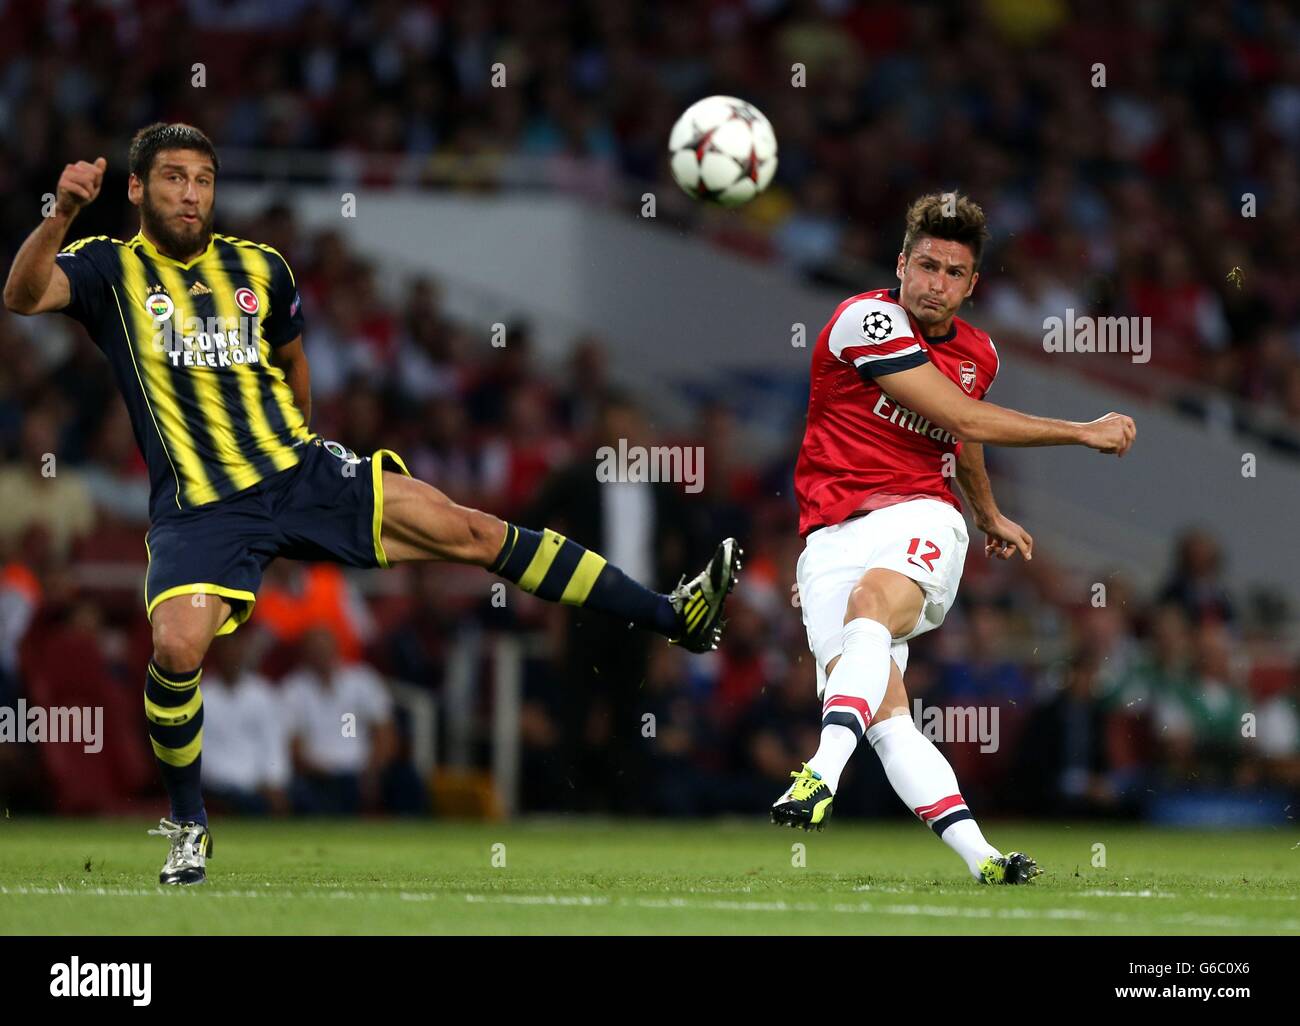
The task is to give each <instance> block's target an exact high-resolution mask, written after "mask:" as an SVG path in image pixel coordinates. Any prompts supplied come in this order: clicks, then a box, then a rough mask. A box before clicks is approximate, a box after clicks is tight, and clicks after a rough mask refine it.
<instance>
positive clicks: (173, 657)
mask: <svg viewBox="0 0 1300 1026" xmlns="http://www.w3.org/2000/svg"><path fill="white" fill-rule="evenodd" d="M207 650H208V639H206V638H205V637H203V636H202V633H201V632H199V631H194V630H186V629H185V628H184V627H182V626H181V625H179V624H176V623H173V622H170V621H169V620H163V621H162V622H155V623H154V625H153V658H154V662H156V663H157V664H158V665H159V666H160V667H162V668H163V669H164V670H169V671H173V672H176V673H180V672H183V671H185V670H193V669H196V668H197V667H198V666H199V665H200V664H201V663H202V662H203V657H204V656H205V655H206V654H207Z"/></svg>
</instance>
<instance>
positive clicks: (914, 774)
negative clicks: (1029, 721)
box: [836, 666, 1001, 879]
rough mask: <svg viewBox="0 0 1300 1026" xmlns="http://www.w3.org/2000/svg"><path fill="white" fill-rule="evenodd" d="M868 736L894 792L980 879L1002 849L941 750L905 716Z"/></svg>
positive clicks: (883, 723) (879, 725) (894, 718)
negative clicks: (985, 830)
mask: <svg viewBox="0 0 1300 1026" xmlns="http://www.w3.org/2000/svg"><path fill="white" fill-rule="evenodd" d="M836 669H839V667H838V666H837V667H836ZM867 741H869V742H870V744H871V747H872V748H874V749H875V750H876V754H877V755H878V756H880V763H881V765H882V766H884V767H885V776H887V777H888V778H889V783H890V785H891V786H892V787H893V788H894V791H895V793H897V795H898V797H899V798H901V799H902V800H903V803H904V804H905V805H906V806H907V807H908V808H909V809H911V810H912V812H914V813H915V814H916V815H917V816H919V817H920V819H921V822H923V823H924V824H925V825H926V826H928V827H930V828H931V829H932V830H933V831H934V832H935V833H936V834H938V835H939V837H940V838H942V839H943V843H944V844H946V845H948V847H950V848H952V850H953V851H955V852H956V853H957V854H958V855H960V856H961V858H962V860H963V861H964V862H965V863H966V868H967V869H969V870H970V872H971V875H972V876H973V877H975V878H976V879H979V875H980V872H979V864H980V863H981V862H983V861H984V859H986V858H988V857H989V856H990V855H1000V854H1001V852H999V851H998V850H997V849H996V848H994V847H993V845H991V844H989V842H988V841H986V840H985V839H984V835H983V834H982V833H981V832H980V828H979V825H978V824H977V823H976V822H975V820H974V818H972V816H971V813H970V810H969V809H968V808H967V807H966V802H965V801H964V800H963V799H962V796H961V792H960V791H959V790H958V789H957V776H956V774H955V773H953V771H952V767H951V766H949V765H948V760H947V759H945V758H944V757H943V753H942V752H940V751H939V749H937V748H936V747H935V746H934V743H933V742H932V741H931V740H930V739H929V738H928V737H926V736H925V735H924V734H922V733H921V732H920V731H919V730H917V729H916V724H914V723H913V722H912V720H911V717H909V716H905V715H904V716H891V717H889V719H887V720H882V721H881V722H880V723H877V724H876V725H875V726H873V727H872V728H871V729H870V730H868V731H867Z"/></svg>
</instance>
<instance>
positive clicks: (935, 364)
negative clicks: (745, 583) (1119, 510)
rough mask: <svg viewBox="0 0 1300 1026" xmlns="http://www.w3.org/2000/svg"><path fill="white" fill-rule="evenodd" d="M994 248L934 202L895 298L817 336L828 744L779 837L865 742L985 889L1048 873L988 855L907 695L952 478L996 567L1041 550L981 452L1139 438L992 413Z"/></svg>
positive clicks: (809, 612)
mask: <svg viewBox="0 0 1300 1026" xmlns="http://www.w3.org/2000/svg"><path fill="white" fill-rule="evenodd" d="M987 238H988V229H987V227H986V225H985V221H984V212H983V211H982V210H981V209H980V208H979V206H978V205H976V204H975V203H973V202H972V201H971V200H970V199H968V198H967V197H964V196H959V195H957V194H955V193H944V194H933V195H929V196H923V197H921V198H920V199H918V200H916V202H914V203H913V204H912V206H911V208H910V209H909V210H908V213H907V229H906V233H905V235H904V237H903V249H902V252H901V253H899V255H898V267H897V274H898V281H899V284H898V286H897V287H896V288H892V289H878V290H875V291H872V292H864V293H862V294H860V295H857V296H853V297H852V298H851V299H847V300H845V301H844V302H843V303H841V304H840V305H839V307H838V308H837V309H836V311H835V314H834V316H833V317H831V319H830V322H829V323H828V324H827V325H826V327H825V328H823V329H822V332H821V335H820V336H818V339H817V345H816V348H815V350H814V352H813V362H812V384H811V388H810V392H809V397H808V426H807V429H806V431H805V434H804V439H803V445H802V447H801V448H800V450H799V459H798V463H797V464H796V467H795V492H796V495H797V498H798V502H799V533H800V535H801V536H802V537H803V538H804V539H805V547H804V551H803V553H802V554H801V555H800V557H799V564H798V570H797V580H798V588H799V596H800V608H801V610H802V614H803V621H804V626H805V627H806V628H807V631H808V645H809V647H810V648H811V649H812V652H813V655H814V657H815V659H816V663H817V690H818V696H819V697H820V698H821V699H822V703H823V705H822V733H821V745H820V747H819V748H818V749H817V752H816V754H815V755H813V757H812V758H811V759H810V760H809V761H808V762H807V763H805V764H804V766H803V769H802V770H801V771H799V772H796V773H792V774H791V776H792V777H794V783H793V784H792V785H791V786H790V788H789V789H788V790H787V791H786V793H785V794H783V795H782V796H781V797H780V798H779V799H777V801H776V803H775V804H774V805H773V806H772V821H773V822H774V823H779V824H786V825H790V826H797V827H802V828H804V829H812V828H818V829H820V827H821V825H822V824H823V822H824V820H825V819H826V817H827V816H828V815H829V813H830V809H831V803H832V800H833V797H834V794H835V791H836V789H837V788H838V787H839V779H840V774H841V772H842V771H843V769H844V766H845V765H846V764H847V762H848V760H849V757H850V756H851V755H852V754H853V752H854V750H855V748H856V747H857V745H858V742H859V741H860V740H862V738H863V736H864V735H865V736H866V739H867V740H868V741H869V742H870V744H871V747H872V748H873V749H875V751H876V754H877V755H878V756H879V757H880V761H881V763H882V764H883V765H884V768H885V774H886V776H887V777H888V778H889V782H890V784H891V785H892V786H893V788H894V790H895V791H896V792H897V793H898V796H899V798H901V799H902V800H903V801H904V802H905V803H906V805H907V807H908V808H909V809H911V810H912V811H913V812H914V813H915V814H916V815H917V816H918V817H919V818H920V819H921V821H922V822H924V823H925V824H927V825H928V826H929V827H931V829H933V830H934V832H935V833H936V834H937V835H938V836H939V837H941V838H942V839H943V840H944V841H945V842H946V843H947V844H948V845H949V846H951V847H952V848H953V849H954V850H955V851H956V852H957V854H958V855H960V856H961V857H962V859H963V860H964V861H965V863H966V865H967V868H968V869H969V870H970V872H971V874H972V876H974V877H975V879H977V880H979V881H981V882H984V883H1008V884H1011V883H1023V882H1026V881H1028V880H1030V879H1032V878H1033V877H1034V876H1036V875H1037V874H1038V872H1039V870H1038V867H1037V864H1036V863H1035V862H1034V860H1033V859H1031V858H1029V857H1028V856H1026V855H1023V854H1021V853H1019V852H1012V853H1010V854H1008V855H1003V854H1002V853H1001V852H1000V851H998V849H996V848H994V847H993V846H992V845H991V844H989V843H988V841H986V840H985V839H984V836H983V834H982V833H981V832H980V829H979V826H978V825H977V824H976V822H975V820H974V818H973V817H972V815H971V813H970V810H969V809H968V808H967V806H966V803H965V801H964V800H963V799H962V796H961V792H960V790H959V789H958V786H957V778H956V776H955V775H954V774H953V771H952V767H951V766H949V765H948V761H947V760H946V759H945V758H944V757H943V756H942V755H941V754H940V753H939V750H938V749H937V748H935V747H934V745H933V743H931V741H930V740H929V739H928V738H926V737H925V736H924V735H922V734H921V732H920V731H918V730H917V729H916V726H915V724H914V723H913V721H912V719H911V716H910V714H909V711H908V702H907V693H906V691H905V690H904V685H903V673H904V671H905V670H906V669H907V642H908V640H909V639H911V638H914V637H916V636H917V635H919V634H923V633H925V632H926V631H929V630H933V629H934V628H935V627H938V626H939V624H941V623H942V622H943V618H944V615H945V614H946V613H947V611H948V610H949V609H950V608H951V607H952V604H953V600H954V599H955V598H956V595H957V585H958V583H959V582H960V580H961V572H962V566H963V564H964V562H965V558H966V546H967V543H968V540H969V539H968V536H967V533H966V521H965V519H964V518H963V516H962V514H961V503H960V502H959V501H958V499H957V496H956V495H955V494H954V492H953V489H952V479H953V478H954V477H955V478H956V479H957V482H958V483H959V484H960V485H961V490H962V494H963V495H965V497H966V500H967V501H968V502H969V503H970V505H971V509H972V512H973V514H974V517H975V526H976V527H977V528H978V529H979V530H981V531H983V532H984V533H985V536H986V542H985V547H984V550H985V554H986V555H988V556H996V557H998V558H1000V559H1009V558H1011V557H1012V556H1014V555H1015V553H1017V552H1019V553H1020V554H1021V556H1022V557H1023V558H1024V559H1026V560H1028V559H1030V558H1032V553H1033V545H1034V542H1033V539H1032V538H1031V537H1030V536H1029V533H1028V532H1027V531H1025V530H1024V528H1022V527H1021V526H1020V525H1019V524H1017V523H1015V522H1014V521H1012V520H1010V519H1008V518H1007V517H1005V516H1003V515H1002V513H1001V512H1000V511H999V510H998V507H997V503H996V502H995V501H994V499H993V491H992V488H991V486H990V484H989V479H988V475H987V473H986V472H985V469H984V450H983V446H984V444H985V443H988V444H991V445H1010V446H1031V445H1032V446H1040V445H1083V446H1087V447H1088V448H1092V449H1096V450H1098V451H1099V452H1103V453H1113V454H1115V455H1117V456H1122V455H1123V454H1124V453H1125V452H1126V451H1127V450H1128V448H1129V446H1130V445H1132V444H1133V439H1134V437H1135V435H1136V428H1135V426H1134V424H1133V421H1132V420H1131V419H1130V418H1128V417H1126V416H1124V415H1123V414H1119V413H1108V414H1107V415H1106V416H1104V417H1101V418H1099V419H1097V420H1094V421H1090V422H1087V423H1075V422H1072V421H1065V420H1053V419H1051V418H1046V417H1034V416H1029V415H1027V414H1023V413H1017V412H1016V411H1014V410H1009V409H1006V408H1004V407H1001V406H994V405H993V404H992V403H987V402H981V401H980V400H982V399H983V398H984V395H985V393H986V392H987V391H988V389H989V386H990V385H992V383H993V379H994V377H995V376H996V375H997V371H998V354H997V350H996V348H995V347H994V345H993V340H992V339H990V338H989V336H988V335H987V334H986V333H984V332H983V331H980V330H979V329H978V328H975V327H973V326H972V325H970V324H967V323H966V322H965V321H963V320H962V319H961V318H959V317H958V316H957V311H958V310H959V309H960V307H961V305H962V303H963V302H964V301H965V300H966V299H967V298H969V296H970V295H971V292H972V291H973V290H974V288H975V285H976V283H977V282H978V281H979V264H980V257H981V254H982V250H983V246H984V242H985V240H986V239H987Z"/></svg>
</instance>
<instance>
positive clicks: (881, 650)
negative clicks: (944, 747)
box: [808, 617, 894, 794]
mask: <svg viewBox="0 0 1300 1026" xmlns="http://www.w3.org/2000/svg"><path fill="white" fill-rule="evenodd" d="M893 642H894V639H893V637H892V636H891V635H890V633H889V628H888V627H886V626H885V625H884V624H883V623H880V622H879V621H878V620H868V619H867V618H866V617H858V618H857V619H856V620H850V621H849V622H848V623H846V624H845V625H844V648H843V649H842V650H841V652H840V661H839V662H838V663H836V664H835V669H834V670H832V671H831V675H830V677H829V678H828V679H827V681H826V692H825V696H826V697H825V699H824V701H823V702H822V740H821V745H820V746H818V748H817V754H816V755H814V756H813V757H812V758H811V759H809V760H808V765H809V767H810V768H811V769H812V770H814V771H815V772H817V773H820V774H821V776H822V779H823V780H825V781H826V786H827V787H829V788H830V789H831V793H832V794H834V793H835V791H836V790H837V789H838V788H839V786H840V774H841V773H843V772H844V767H845V766H846V765H848V761H849V756H851V755H852V754H853V751H854V749H855V748H857V747H858V742H859V741H860V740H862V735H863V734H865V733H866V732H867V724H868V723H870V722H871V717H872V716H873V715H874V711H875V710H876V709H878V708H880V703H881V701H882V700H883V699H884V697H885V688H886V687H888V686H889V647H890V645H892V644H893Z"/></svg>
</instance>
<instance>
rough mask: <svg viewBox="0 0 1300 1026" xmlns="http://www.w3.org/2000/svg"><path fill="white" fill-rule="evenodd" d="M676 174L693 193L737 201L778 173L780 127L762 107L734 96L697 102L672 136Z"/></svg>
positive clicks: (720, 200) (755, 192) (671, 152)
mask: <svg viewBox="0 0 1300 1026" xmlns="http://www.w3.org/2000/svg"><path fill="white" fill-rule="evenodd" d="M668 153H669V158H670V160H671V167H672V172H673V178H674V179H675V180H676V182H677V184H678V185H680V186H681V187H682V190H683V191H684V192H685V193H686V194H687V195H688V196H692V197H694V198H695V199H702V200H708V201H709V202H712V203H719V204H721V205H722V206H724V207H736V206H740V204H742V203H747V202H748V201H749V200H751V199H753V198H754V197H755V196H757V195H758V194H759V193H760V192H762V191H763V190H764V189H766V188H767V186H768V184H769V183H770V182H771V181H772V175H774V174H775V173H776V133H775V132H773V131H772V125H771V123H770V122H769V121H768V120H767V118H765V117H764V116H763V113H762V111H760V110H759V109H758V108H757V107H755V106H754V105H753V104H752V103H746V102H745V101H744V100H738V99H736V98H735V97H734V96H710V97H708V98H707V99H703V100H700V101H699V102H698V103H693V104H691V106H689V107H688V108H686V112H685V113H684V114H683V115H682V116H681V117H680V118H678V119H677V124H675V125H673V130H672V134H671V135H670V136H669V137H668Z"/></svg>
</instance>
